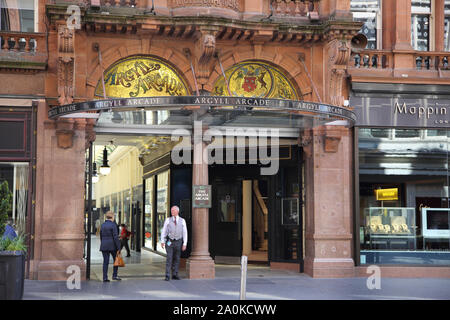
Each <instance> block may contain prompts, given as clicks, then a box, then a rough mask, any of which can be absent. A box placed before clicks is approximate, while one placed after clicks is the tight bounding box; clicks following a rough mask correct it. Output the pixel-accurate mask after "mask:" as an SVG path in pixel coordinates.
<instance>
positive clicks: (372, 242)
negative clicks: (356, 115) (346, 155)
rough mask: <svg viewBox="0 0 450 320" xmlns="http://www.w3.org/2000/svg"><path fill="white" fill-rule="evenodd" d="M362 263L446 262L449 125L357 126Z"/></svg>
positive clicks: (449, 256) (449, 259)
mask: <svg viewBox="0 0 450 320" xmlns="http://www.w3.org/2000/svg"><path fill="white" fill-rule="evenodd" d="M358 146H359V147H358V148H359V221H360V223H359V229H360V230H359V234H360V249H361V251H360V263H361V264H372V263H382V264H428V265H449V264H450V223H449V222H450V219H449V217H450V202H449V179H450V177H449V163H450V160H449V159H450V156H449V151H450V130H445V129H393V128H360V129H358Z"/></svg>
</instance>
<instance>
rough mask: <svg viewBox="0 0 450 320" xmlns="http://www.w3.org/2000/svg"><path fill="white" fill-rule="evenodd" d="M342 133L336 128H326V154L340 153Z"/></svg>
mask: <svg viewBox="0 0 450 320" xmlns="http://www.w3.org/2000/svg"><path fill="white" fill-rule="evenodd" d="M341 137H342V132H341V131H340V130H338V129H337V128H335V127H334V126H325V129H324V145H323V147H324V150H325V152H330V153H335V152H338V149H339V143H340V142H341Z"/></svg>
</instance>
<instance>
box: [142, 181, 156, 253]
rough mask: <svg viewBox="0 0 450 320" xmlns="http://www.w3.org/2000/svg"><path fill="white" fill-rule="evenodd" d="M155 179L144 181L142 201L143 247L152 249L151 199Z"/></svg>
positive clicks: (152, 197)
mask: <svg viewBox="0 0 450 320" xmlns="http://www.w3.org/2000/svg"><path fill="white" fill-rule="evenodd" d="M154 184H155V177H154V176H153V177H150V178H148V179H145V199H144V239H145V241H144V246H145V247H146V248H149V249H153V227H152V226H153V201H154V200H153V199H154V194H155V193H154V192H155V188H154Z"/></svg>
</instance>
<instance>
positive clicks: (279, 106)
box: [48, 96, 356, 124]
mask: <svg viewBox="0 0 450 320" xmlns="http://www.w3.org/2000/svg"><path fill="white" fill-rule="evenodd" d="M187 106H203V107H225V108H227V107H228V108H233V109H239V110H254V111H300V112H305V113H306V114H307V115H312V116H314V115H324V116H331V117H334V118H339V119H346V120H349V121H350V122H351V124H353V123H354V122H355V120H356V116H355V114H354V113H353V112H352V111H351V110H349V109H346V108H342V107H338V106H333V105H329V104H324V103H315V102H306V101H299V100H284V99H269V98H246V97H216V96H166V97H142V98H115V99H106V100H92V101H87V102H80V103H72V104H68V105H64V106H59V107H54V108H52V109H50V110H49V112H48V117H49V118H50V119H53V118H56V117H59V116H63V115H68V114H73V113H80V112H86V111H101V110H107V111H108V110H114V111H126V110H135V109H137V108H147V109H153V110H177V109H183V108H184V107H187Z"/></svg>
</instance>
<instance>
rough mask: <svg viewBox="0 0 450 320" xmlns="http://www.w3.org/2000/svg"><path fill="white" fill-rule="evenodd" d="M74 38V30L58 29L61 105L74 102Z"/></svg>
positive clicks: (59, 98)
mask: <svg viewBox="0 0 450 320" xmlns="http://www.w3.org/2000/svg"><path fill="white" fill-rule="evenodd" d="M74 37H75V34H74V32H73V30H71V29H69V28H67V27H66V26H59V27H58V66H57V67H58V102H59V104H60V105H64V104H70V103H72V102H73V87H74V64H75V56H74V47H73V43H74Z"/></svg>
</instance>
